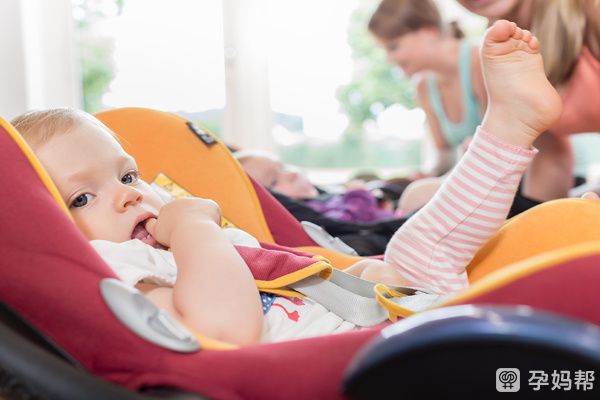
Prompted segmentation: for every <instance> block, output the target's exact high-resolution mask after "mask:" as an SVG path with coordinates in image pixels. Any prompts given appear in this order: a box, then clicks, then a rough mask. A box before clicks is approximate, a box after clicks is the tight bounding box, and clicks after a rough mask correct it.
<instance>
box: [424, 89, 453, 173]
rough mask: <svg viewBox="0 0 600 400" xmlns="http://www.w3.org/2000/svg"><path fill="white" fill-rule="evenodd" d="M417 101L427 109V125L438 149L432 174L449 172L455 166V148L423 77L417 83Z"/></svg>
mask: <svg viewBox="0 0 600 400" xmlns="http://www.w3.org/2000/svg"><path fill="white" fill-rule="evenodd" d="M417 102H418V104H419V106H420V107H421V108H422V109H423V111H425V116H426V117H427V125H428V127H429V132H430V134H431V137H432V138H433V143H434V145H435V149H436V159H435V164H434V166H433V168H432V169H431V173H430V174H428V175H430V176H441V175H444V174H445V173H446V172H448V171H449V170H450V169H452V167H453V166H454V164H455V162H456V157H455V154H454V150H453V149H452V147H451V146H450V145H449V144H448V142H447V141H446V139H445V138H444V135H443V133H442V128H441V127H440V123H439V121H438V119H437V116H436V115H435V112H434V111H433V108H432V107H431V104H430V102H429V95H428V93H427V82H426V81H425V80H424V79H422V80H421V81H419V83H418V84H417Z"/></svg>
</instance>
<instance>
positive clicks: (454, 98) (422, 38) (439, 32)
mask: <svg viewBox="0 0 600 400" xmlns="http://www.w3.org/2000/svg"><path fill="white" fill-rule="evenodd" d="M452 26H453V27H454V29H453V30H452V29H445V28H444V27H443V26H442V21H441V17H440V13H439V11H438V9H437V8H436V6H435V3H434V2H433V1H432V0H383V1H382V2H381V3H380V4H379V6H378V8H377V10H376V11H375V13H374V14H373V16H372V17H371V19H370V21H369V31H370V32H371V33H372V34H373V35H374V36H375V38H376V39H377V41H378V42H379V43H380V44H381V46H382V47H383V48H384V49H385V50H386V52H387V55H388V59H389V61H390V62H391V63H393V64H396V65H398V66H399V67H400V68H402V70H403V71H404V73H405V74H406V75H408V76H413V75H415V74H417V73H419V72H427V74H425V75H424V76H423V79H420V80H419V81H418V83H417V95H418V102H419V105H420V106H421V107H422V108H423V110H424V111H425V113H426V115H427V123H428V125H429V129H430V132H431V135H432V137H433V141H434V143H435V146H436V149H437V160H436V163H435V165H434V168H433V170H432V175H433V176H440V175H443V174H444V173H446V172H447V171H448V170H449V169H450V168H452V166H453V165H454V163H455V161H456V160H455V156H456V153H457V150H458V149H460V148H461V146H463V145H466V143H468V141H469V139H470V136H471V135H472V133H473V132H474V131H475V129H476V128H477V126H478V125H479V123H480V122H481V117H482V110H484V109H485V105H486V95H485V87H484V85H483V77H482V74H481V66H480V63H479V56H478V49H477V47H475V46H473V45H472V44H470V43H468V42H467V41H465V40H461V38H462V32H460V31H459V30H458V29H457V28H456V26H455V25H452V24H451V27H452Z"/></svg>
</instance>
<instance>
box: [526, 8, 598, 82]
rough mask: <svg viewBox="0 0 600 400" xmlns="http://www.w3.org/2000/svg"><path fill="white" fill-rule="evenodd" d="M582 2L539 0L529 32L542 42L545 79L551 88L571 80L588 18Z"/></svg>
mask: <svg viewBox="0 0 600 400" xmlns="http://www.w3.org/2000/svg"><path fill="white" fill-rule="evenodd" d="M583 1H584V0H538V1H537V2H536V4H535V12H534V16H533V21H532V24H531V31H532V32H533V33H534V34H535V35H536V36H537V37H538V39H540V42H541V43H542V47H541V53H542V57H543V59H544V69H545V70H546V76H548V80H549V81H550V82H551V83H552V84H553V85H555V86H556V85H560V84H562V83H564V82H566V81H567V80H569V78H570V77H571V74H572V73H573V70H574V68H575V65H576V64H577V61H578V60H579V57H580V55H581V51H582V49H583V41H584V36H585V28H586V23H587V18H586V15H585V10H584V6H583Z"/></svg>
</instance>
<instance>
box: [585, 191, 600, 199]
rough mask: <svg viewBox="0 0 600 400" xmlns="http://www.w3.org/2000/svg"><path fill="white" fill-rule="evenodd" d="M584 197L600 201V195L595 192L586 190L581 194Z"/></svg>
mask: <svg viewBox="0 0 600 400" xmlns="http://www.w3.org/2000/svg"><path fill="white" fill-rule="evenodd" d="M581 198H582V199H587V200H596V201H600V196H598V194H596V193H594V192H586V193H584V194H583V196H581Z"/></svg>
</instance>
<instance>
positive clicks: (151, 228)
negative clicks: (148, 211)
mask: <svg viewBox="0 0 600 400" xmlns="http://www.w3.org/2000/svg"><path fill="white" fill-rule="evenodd" d="M144 228H146V230H147V231H148V233H149V234H150V235H152V237H154V238H155V237H156V235H155V233H156V218H148V219H147V220H146V225H145V226H144Z"/></svg>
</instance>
